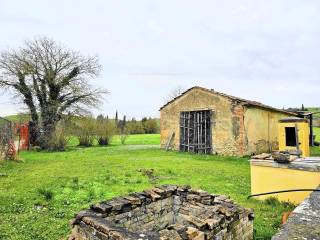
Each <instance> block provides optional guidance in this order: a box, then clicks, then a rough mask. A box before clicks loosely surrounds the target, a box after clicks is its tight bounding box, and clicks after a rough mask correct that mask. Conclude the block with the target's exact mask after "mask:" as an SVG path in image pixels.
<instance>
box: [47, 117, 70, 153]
mask: <svg viewBox="0 0 320 240" xmlns="http://www.w3.org/2000/svg"><path fill="white" fill-rule="evenodd" d="M67 129H68V120H60V121H59V122H58V124H57V125H56V127H55V131H54V133H53V134H52V135H51V138H50V139H49V144H48V150H50V151H64V150H65V149H66V147H67V144H68V142H69V138H70V137H69V136H70V135H69V134H68V130H67Z"/></svg>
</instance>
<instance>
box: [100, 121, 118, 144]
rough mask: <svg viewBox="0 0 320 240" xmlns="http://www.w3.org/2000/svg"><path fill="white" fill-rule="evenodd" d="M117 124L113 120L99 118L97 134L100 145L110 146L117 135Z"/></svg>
mask: <svg viewBox="0 0 320 240" xmlns="http://www.w3.org/2000/svg"><path fill="white" fill-rule="evenodd" d="M116 130H117V129H116V124H115V122H114V121H113V120H108V119H106V118H103V117H99V118H97V120H96V126H95V133H96V136H97V139H98V144H99V145H108V144H109V143H110V141H111V139H112V137H113V136H114V134H115V133H116Z"/></svg>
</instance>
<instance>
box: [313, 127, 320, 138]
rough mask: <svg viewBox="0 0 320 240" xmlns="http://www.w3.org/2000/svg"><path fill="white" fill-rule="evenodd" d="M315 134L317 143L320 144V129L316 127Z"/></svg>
mask: <svg viewBox="0 0 320 240" xmlns="http://www.w3.org/2000/svg"><path fill="white" fill-rule="evenodd" d="M313 134H314V135H316V141H318V142H320V127H314V128H313Z"/></svg>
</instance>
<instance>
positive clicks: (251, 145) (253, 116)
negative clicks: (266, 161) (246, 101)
mask: <svg viewBox="0 0 320 240" xmlns="http://www.w3.org/2000/svg"><path fill="white" fill-rule="evenodd" d="M288 116H289V115H287V114H284V113H279V112H275V111H267V110H264V109H259V108H247V109H246V111H245V114H244V119H245V120H244V125H245V131H246V136H247V138H248V148H247V151H248V153H249V154H250V153H262V152H269V151H272V150H276V149H278V135H279V133H278V124H279V120H280V119H282V118H286V117H288Z"/></svg>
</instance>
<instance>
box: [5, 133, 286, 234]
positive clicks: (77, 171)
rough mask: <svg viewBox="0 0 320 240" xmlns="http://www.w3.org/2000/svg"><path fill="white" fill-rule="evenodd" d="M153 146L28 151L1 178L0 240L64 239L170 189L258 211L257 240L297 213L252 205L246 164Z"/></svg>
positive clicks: (153, 140)
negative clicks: (84, 218) (85, 222)
mask: <svg viewBox="0 0 320 240" xmlns="http://www.w3.org/2000/svg"><path fill="white" fill-rule="evenodd" d="M139 143H140V144H141V143H142V145H139ZM154 144H159V135H133V136H130V137H129V138H128V141H127V143H126V145H120V144H119V141H118V140H117V138H115V139H114V141H113V142H112V145H111V146H108V147H98V146H95V147H91V148H79V147H71V148H70V149H69V150H68V151H65V152H55V153H48V152H33V151H31V152H22V153H21V156H20V158H22V159H23V160H24V162H22V163H16V162H5V163H3V164H2V165H0V166H1V167H0V172H1V173H5V174H7V176H6V177H0V239H19V240H20V239H30V240H31V239H32V240H36V239H64V238H65V237H66V236H67V235H68V234H69V232H70V226H69V224H68V221H69V220H70V219H71V218H72V217H73V216H74V214H75V213H77V212H78V211H80V210H81V209H85V208H88V207H89V206H90V204H92V203H96V202H99V201H102V200H104V199H110V198H112V197H115V196H119V195H123V194H127V193H130V192H134V191H141V190H143V189H145V188H149V187H152V186H153V185H158V184H167V183H171V184H189V185H191V186H192V187H195V188H201V189H204V190H206V191H208V192H210V193H217V194H225V195H229V196H230V197H231V198H232V199H234V200H235V201H237V202H238V203H240V204H241V205H243V206H246V207H249V208H253V209H254V211H255V221H254V228H255V232H256V237H257V239H270V238H271V236H272V235H273V234H275V232H277V230H278V227H279V225H280V221H281V214H282V212H284V211H289V210H291V209H292V206H288V205H286V204H282V203H279V202H277V201H268V202H263V201H258V200H255V199H250V200H247V196H248V195H249V194H250V166H249V163H248V159H247V158H236V157H222V156H216V155H193V154H187V153H179V152H166V151H164V150H160V149H159V147H158V146H154ZM150 168H152V169H154V173H155V176H156V179H157V180H156V181H155V180H153V179H149V178H148V177H147V176H145V175H143V174H142V172H143V171H141V169H150ZM139 170H140V171H139Z"/></svg>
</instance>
